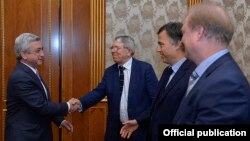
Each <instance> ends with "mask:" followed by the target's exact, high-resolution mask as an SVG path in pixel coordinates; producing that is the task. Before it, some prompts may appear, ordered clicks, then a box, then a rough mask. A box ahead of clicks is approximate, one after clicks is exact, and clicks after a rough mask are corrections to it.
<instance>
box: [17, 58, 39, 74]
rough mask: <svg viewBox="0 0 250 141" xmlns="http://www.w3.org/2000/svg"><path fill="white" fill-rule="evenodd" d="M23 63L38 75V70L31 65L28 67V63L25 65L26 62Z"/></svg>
mask: <svg viewBox="0 0 250 141" xmlns="http://www.w3.org/2000/svg"><path fill="white" fill-rule="evenodd" d="M21 63H23V64H24V65H26V66H27V67H29V68H30V69H31V70H32V71H33V72H34V73H35V74H36V72H37V69H35V68H33V67H31V66H30V65H28V64H26V63H24V62H22V61H21Z"/></svg>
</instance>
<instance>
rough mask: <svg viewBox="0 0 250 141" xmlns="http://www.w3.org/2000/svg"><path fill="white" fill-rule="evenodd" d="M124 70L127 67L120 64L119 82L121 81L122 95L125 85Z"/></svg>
mask: <svg viewBox="0 0 250 141" xmlns="http://www.w3.org/2000/svg"><path fill="white" fill-rule="evenodd" d="M123 70H125V67H123V66H119V71H120V75H119V82H120V94H121V95H122V91H123V85H124V73H123Z"/></svg>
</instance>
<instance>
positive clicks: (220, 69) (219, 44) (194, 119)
mask: <svg viewBox="0 0 250 141" xmlns="http://www.w3.org/2000/svg"><path fill="white" fill-rule="evenodd" d="M182 31H183V38H182V41H183V43H184V46H185V49H186V50H187V57H188V58H189V59H191V60H193V61H194V62H195V63H196V64H197V68H196V69H195V70H194V72H193V73H192V75H191V76H190V83H189V86H188V90H187V93H186V96H185V98H184V99H183V101H182V102H181V104H180V107H179V109H178V111H177V113H176V116H175V118H174V123H176V124H250V86H249V83H248V81H247V79H246V78H245V76H244V74H243V73H242V72H241V70H240V68H239V67H238V65H237V63H236V62H235V61H234V59H233V58H232V56H231V55H230V53H229V51H228V49H227V47H228V45H229V43H230V41H231V39H232V36H233V32H234V27H233V24H232V22H231V21H230V17H229V16H228V14H227V13H226V11H225V10H224V9H222V8H221V7H219V6H216V5H214V4H212V3H202V4H197V5H194V6H193V7H191V9H189V11H188V13H187V15H186V17H185V19H184V23H183V27H182Z"/></svg>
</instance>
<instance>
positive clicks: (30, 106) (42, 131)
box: [5, 33, 79, 141]
mask: <svg viewBox="0 0 250 141" xmlns="http://www.w3.org/2000/svg"><path fill="white" fill-rule="evenodd" d="M15 53H16V58H17V60H18V63H17V65H16V67H15V69H14V70H13V71H12V73H11V74H10V76H9V79H8V85H7V113H6V128H5V141H52V140H53V138H52V127H51V121H53V122H54V123H55V124H56V125H57V126H61V127H65V128H66V129H67V130H68V131H70V132H73V126H72V125H71V123H70V122H68V121H66V120H64V118H63V116H65V115H67V114H68V112H71V111H75V110H77V109H79V107H78V105H73V103H74V101H75V99H71V100H70V101H68V102H67V103H53V102H51V96H50V93H49V90H48V88H47V86H46V85H45V82H44V81H43V79H42V78H41V77H40V76H39V75H38V74H37V68H38V66H39V65H41V64H42V62H43V59H44V52H43V46H42V43H41V41H40V37H38V36H36V35H34V34H31V33H23V34H21V35H19V36H18V37H17V38H16V41H15Z"/></svg>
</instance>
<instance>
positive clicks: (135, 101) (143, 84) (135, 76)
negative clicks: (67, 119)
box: [80, 58, 158, 141]
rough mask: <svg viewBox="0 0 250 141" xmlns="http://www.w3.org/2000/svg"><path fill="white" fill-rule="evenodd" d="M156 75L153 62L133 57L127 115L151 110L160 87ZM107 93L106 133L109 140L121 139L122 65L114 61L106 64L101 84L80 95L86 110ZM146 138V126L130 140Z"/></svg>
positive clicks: (134, 115)
mask: <svg viewBox="0 0 250 141" xmlns="http://www.w3.org/2000/svg"><path fill="white" fill-rule="evenodd" d="M157 83H158V80H157V77H156V75H155V72H154V70H153V68H152V66H151V65H150V64H148V63H145V62H142V61H139V60H136V59H134V58H133V60H132V66H131V77H130V84H129V93H128V116H129V119H136V118H138V117H140V116H142V115H143V113H144V112H145V111H147V110H149V108H150V106H151V104H152V101H153V99H154V97H155V94H156V90H157ZM105 96H107V99H108V117H107V126H106V133H105V140H106V141H119V140H120V129H121V127H122V124H121V122H120V100H121V95H120V94H119V69H118V65H117V64H114V65H112V66H110V67H109V68H107V69H106V70H105V72H104V76H103V78H102V81H101V82H100V83H99V85H98V86H97V87H96V88H95V89H94V90H92V91H91V92H89V93H87V94H86V95H85V96H83V97H81V98H80V101H81V103H82V108H83V110H86V109H87V108H89V107H91V106H93V105H95V104H96V103H98V102H99V101H100V100H102V99H103V98H104V97H105ZM139 140H140V141H146V140H147V139H146V130H145V129H139V130H137V131H136V132H135V133H134V134H133V135H132V137H131V141H139Z"/></svg>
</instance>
